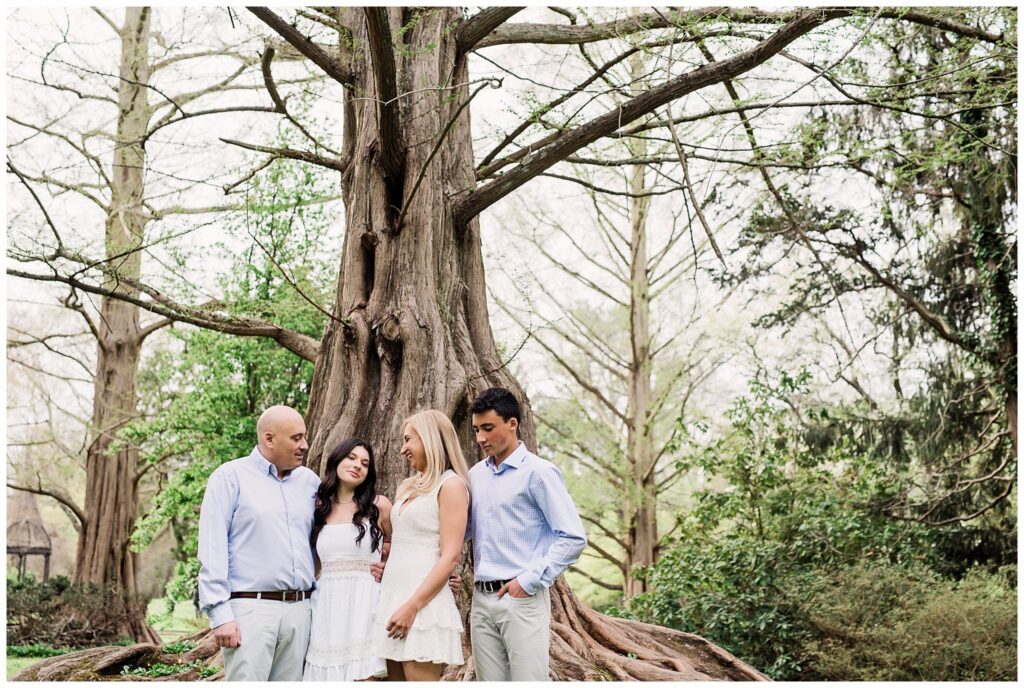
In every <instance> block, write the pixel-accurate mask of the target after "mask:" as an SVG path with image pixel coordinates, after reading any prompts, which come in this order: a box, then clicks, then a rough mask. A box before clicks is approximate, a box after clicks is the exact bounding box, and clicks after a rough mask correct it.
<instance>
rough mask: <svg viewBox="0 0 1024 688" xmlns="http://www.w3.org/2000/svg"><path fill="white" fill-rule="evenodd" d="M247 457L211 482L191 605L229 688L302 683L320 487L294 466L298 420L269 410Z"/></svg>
mask: <svg viewBox="0 0 1024 688" xmlns="http://www.w3.org/2000/svg"><path fill="white" fill-rule="evenodd" d="M256 433H257V435H258V444H257V446H256V447H255V448H254V449H253V450H252V453H251V454H249V456H246V457H244V458H241V459H235V460H234V461H229V462H227V463H225V464H224V465H222V466H220V467H219V468H217V470H215V471H214V472H213V474H212V475H210V480H209V482H208V483H207V485H206V495H205V496H204V498H203V506H202V510H201V511H200V515H199V563H200V570H199V599H200V606H201V610H202V611H203V612H205V613H206V614H207V615H208V616H209V617H210V626H211V627H212V628H213V635H214V637H215V638H216V640H217V644H218V645H220V646H221V647H222V648H224V678H225V679H226V680H228V681H301V680H302V665H303V661H304V659H305V657H306V647H307V645H308V644H309V626H310V618H311V611H310V602H309V596H310V594H311V593H312V590H313V587H314V583H315V578H314V569H313V552H312V549H311V547H310V544H309V533H310V530H311V529H312V526H313V507H314V503H315V499H316V490H317V488H318V487H319V486H320V478H319V477H318V476H317V475H316V473H314V472H313V471H311V470H309V469H308V468H306V467H305V466H303V465H302V460H303V458H304V456H305V453H306V450H307V449H309V445H308V444H307V443H306V424H305V423H304V422H303V420H302V416H300V415H299V414H298V412H297V411H295V410H294V409H291V408H288V407H287V406H272V407H270V408H268V409H267V410H266V411H264V412H263V415H261V416H260V418H259V421H258V422H257V424H256Z"/></svg>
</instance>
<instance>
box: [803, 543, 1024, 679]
mask: <svg viewBox="0 0 1024 688" xmlns="http://www.w3.org/2000/svg"><path fill="white" fill-rule="evenodd" d="M805 583H806V581H805ZM791 594H792V595H793V596H794V597H795V598H798V599H799V602H798V603H797V607H798V609H799V613H800V616H801V617H802V618H803V619H805V622H806V624H807V627H808V630H809V631H810V635H811V636H812V638H813V639H811V640H808V641H807V642H806V643H805V644H804V646H803V648H802V650H801V652H802V654H803V655H804V656H805V672H804V677H805V678H811V679H816V680H826V681H828V680H846V681H849V680H863V681H1012V680H1014V679H1015V678H1016V675H1017V613H1016V610H1017V599H1016V597H1017V596H1016V591H1015V590H1014V589H1012V588H1011V587H1009V586H1008V585H1007V582H1006V576H1005V575H1004V574H992V573H986V572H984V571H981V570H974V571H971V572H970V573H969V574H968V575H967V576H966V577H965V578H964V579H963V580H961V581H959V582H957V581H951V580H946V579H942V578H939V577H938V576H936V575H935V574H934V573H932V572H930V571H928V570H927V569H925V568H924V567H921V566H909V567H893V566H886V565H881V564H879V563H877V562H864V563H861V564H857V565H855V566H852V567H850V568H848V569H845V570H843V571H840V572H833V573H827V572H826V573H822V574H821V575H820V576H819V577H818V578H817V579H816V580H815V581H814V582H813V583H811V584H810V585H809V586H805V587H803V589H802V590H801V591H797V590H793V591H791Z"/></svg>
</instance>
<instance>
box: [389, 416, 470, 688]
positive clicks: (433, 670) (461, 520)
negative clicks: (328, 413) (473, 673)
mask: <svg viewBox="0 0 1024 688" xmlns="http://www.w3.org/2000/svg"><path fill="white" fill-rule="evenodd" d="M402 439H403V444H402V450H401V451H402V455H403V456H404V457H405V458H406V459H407V460H408V461H409V464H410V465H411V466H412V468H413V470H415V471H416V473H415V474H414V475H413V476H412V477H410V478H407V479H406V480H405V481H404V482H402V484H401V485H399V486H398V492H397V494H396V495H395V505H394V507H393V508H392V510H391V528H392V535H391V555H390V557H389V559H388V564H387V568H385V569H384V577H383V579H382V580H381V592H380V602H379V604H378V607H377V621H376V632H375V633H376V635H375V644H374V650H375V653H376V654H377V655H378V656H380V657H383V658H385V659H386V660H387V666H388V678H389V679H390V680H392V681H437V680H439V679H440V678H441V673H442V672H443V671H444V667H445V665H446V664H454V665H459V664H462V619H461V618H460V616H459V610H458V608H457V607H456V606H455V597H454V596H453V595H452V591H451V590H450V589H449V587H448V584H447V583H448V576H449V575H451V573H452V571H453V570H454V569H455V566H456V565H457V564H458V562H459V557H460V556H461V553H462V542H463V537H464V535H465V532H466V521H467V519H468V516H469V488H468V487H467V485H468V484H469V480H468V474H469V471H468V470H467V468H466V459H465V458H464V457H463V456H462V449H461V448H460V447H459V440H458V437H456V435H455V428H454V427H452V423H451V421H450V420H448V417H447V416H445V415H444V414H443V413H441V412H440V411H432V410H431V411H420V412H419V413H416V414H414V415H412V416H410V417H409V418H407V419H406V421H405V427H404V429H403V432H402Z"/></svg>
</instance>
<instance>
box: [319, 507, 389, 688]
mask: <svg viewBox="0 0 1024 688" xmlns="http://www.w3.org/2000/svg"><path fill="white" fill-rule="evenodd" d="M358 534H359V529H358V528H356V526H355V524H354V523H328V524H327V525H325V526H324V528H323V530H321V531H320V535H319V537H318V538H317V542H316V550H317V554H318V555H319V556H320V564H321V569H320V580H319V581H317V590H316V593H315V597H314V599H313V622H312V625H311V627H310V633H309V649H308V650H307V651H306V664H305V667H304V668H303V671H302V680H303V681H358V680H360V679H364V678H369V677H371V676H385V675H387V665H386V664H385V663H384V660H383V659H381V658H380V657H379V656H378V655H377V654H375V652H374V648H373V636H372V634H371V630H372V629H373V626H374V621H375V618H376V617H375V612H376V611H377V600H378V598H379V597H380V585H379V584H378V583H377V581H375V580H374V579H373V576H372V575H371V574H370V564H372V563H374V562H378V561H380V550H379V549H378V551H376V552H371V551H370V524H369V522H366V533H365V534H364V535H363V539H362V540H361V541H360V542H359V544H358V545H357V544H356V542H355V540H356V536H357V535H358Z"/></svg>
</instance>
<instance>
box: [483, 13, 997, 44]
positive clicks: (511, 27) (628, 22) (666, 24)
mask: <svg viewBox="0 0 1024 688" xmlns="http://www.w3.org/2000/svg"><path fill="white" fill-rule="evenodd" d="M823 9H824V8H823ZM798 16H799V11H798V10H787V11H781V12H772V11H768V10H756V9H745V8H740V7H710V8H706V9H698V10H675V11H673V12H668V13H662V12H649V13H646V14H638V15H634V16H631V17H627V18H624V19H619V20H616V21H610V22H603V23H600V24H590V25H585V26H565V25H564V24H525V23H524V24H505V25H504V26H501V27H499V28H498V29H496V30H495V31H494V32H492V33H491V35H489V36H487V37H486V38H484V39H483V40H481V41H480V42H479V43H477V46H476V49H478V50H479V49H482V48H486V47H489V46H492V45H507V44H509V43H542V44H548V45H552V44H555V45H572V44H581V43H592V42H595V41H603V40H607V39H610V38H620V37H623V36H626V35H628V34H631V33H636V32H637V31H649V30H652V29H666V28H671V27H673V26H678V27H686V26H687V25H693V24H697V23H700V22H706V21H712V20H719V21H722V22H724V23H731V24H781V23H783V22H790V21H793V20H794V19H796V18H797V17H798ZM879 16H881V17H883V18H885V19H896V20H902V21H908V22H912V23H915V24H921V25H924V26H929V27H932V28H936V29H940V30H942V31H949V32H950V33H955V34H957V35H960V36H965V37H968V38H975V39H977V40H980V41H985V42H987V43H1004V42H1006V40H1007V37H1006V36H1005V35H1004V34H1002V33H1000V34H992V33H988V32H986V31H983V30H981V29H979V28H976V27H973V26H969V25H967V24H963V23H961V22H956V21H953V20H952V19H948V18H946V17H941V16H938V15H933V14H930V13H928V12H921V11H917V10H907V9H905V8H899V7H888V8H884V9H883V10H882V12H881V14H880V15H879Z"/></svg>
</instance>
